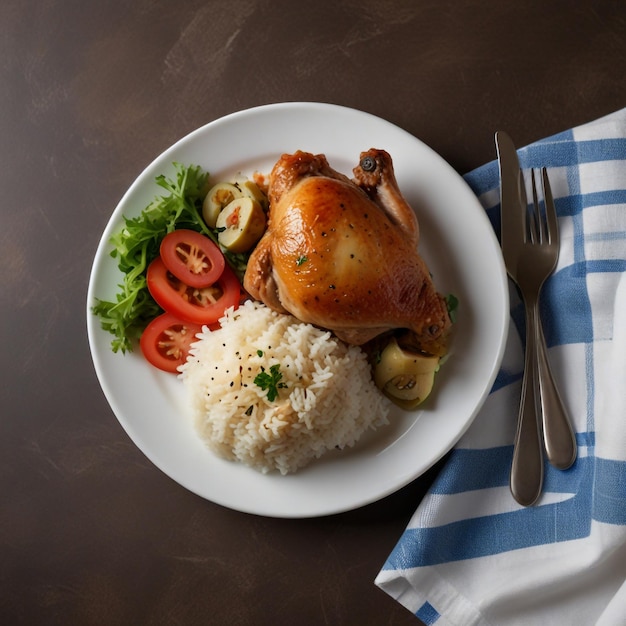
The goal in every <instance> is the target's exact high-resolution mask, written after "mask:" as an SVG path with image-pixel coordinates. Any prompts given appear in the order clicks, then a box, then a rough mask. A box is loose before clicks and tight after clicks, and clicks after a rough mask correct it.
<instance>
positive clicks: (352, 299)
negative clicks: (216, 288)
mask: <svg viewBox="0 0 626 626" xmlns="http://www.w3.org/2000/svg"><path fill="white" fill-rule="evenodd" d="M353 173H354V179H352V180H351V179H349V178H348V177H347V176H344V175H343V174H341V173H339V172H336V171H335V170H333V169H332V168H331V167H330V165H329V164H328V162H327V160H326V158H325V156H324V155H321V154H318V155H313V154H310V153H307V152H301V151H298V152H296V153H295V154H285V155H283V156H282V157H281V158H280V159H279V160H278V161H277V163H276V164H275V165H274V167H273V169H272V172H271V174H270V177H269V188H268V195H269V202H270V210H269V221H268V228H267V230H266V232H265V234H264V235H263V237H262V238H261V240H260V242H259V243H258V245H257V247H256V248H255V250H254V251H253V253H252V255H251V257H250V259H249V261H248V266H247V270H246V274H245V277H244V287H245V289H246V290H247V291H248V293H249V294H250V295H251V296H252V297H253V298H256V299H258V300H261V301H262V302H264V303H265V304H266V305H267V306H269V307H271V308H272V309H274V310H276V311H279V312H289V313H291V314H292V315H294V316H295V317H296V318H298V319H300V320H302V321H304V322H309V323H311V324H315V325H317V326H320V327H322V328H325V329H328V330H331V331H332V332H333V333H334V334H335V335H336V336H337V337H339V338H340V339H342V340H344V341H346V342H348V343H351V344H356V345H361V344H364V343H366V342H367V341H369V340H371V339H372V338H374V337H376V336H377V335H380V334H381V333H384V332H386V331H389V330H392V329H396V328H401V329H409V330H410V331H412V333H413V334H414V336H415V340H416V342H417V344H419V345H420V346H421V347H422V349H424V350H425V351H428V350H429V346H431V347H432V346H433V345H434V344H441V342H442V341H443V339H444V338H445V335H446V334H447V332H448V330H449V327H450V319H449V316H448V311H447V307H446V303H445V301H444V299H443V298H442V297H441V295H439V294H438V293H437V291H436V290H435V287H434V285H433V282H432V280H431V276H430V273H429V271H428V268H427V267H426V264H425V263H424V261H423V260H422V258H421V256H420V255H419V253H418V251H417V244H418V240H419V227H418V222H417V218H416V216H415V213H414V211H413V210H412V209H411V207H410V206H409V205H408V204H407V202H406V201H405V200H404V198H403V197H402V194H401V193H400V190H399V189H398V185H397V183H396V179H395V175H394V171H393V164H392V160H391V157H390V156H389V154H387V152H385V151H384V150H376V149H371V150H368V151H367V152H363V153H362V154H361V158H360V161H359V165H358V166H357V167H355V168H354V170H353ZM439 351H441V350H440V348H439Z"/></svg>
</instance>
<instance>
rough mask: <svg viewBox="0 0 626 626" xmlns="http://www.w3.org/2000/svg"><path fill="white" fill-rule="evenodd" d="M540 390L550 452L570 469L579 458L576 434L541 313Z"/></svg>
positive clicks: (554, 462) (550, 457) (559, 464)
mask: <svg viewBox="0 0 626 626" xmlns="http://www.w3.org/2000/svg"><path fill="white" fill-rule="evenodd" d="M536 342H537V343H536V347H537V384H538V386H537V391H538V392H539V396H540V398H541V415H542V420H543V437H544V444H545V447H546V456H547V457H548V460H549V461H550V463H551V464H552V465H553V466H554V467H556V468H557V469H567V468H568V467H570V466H571V465H572V463H574V461H575V460H576V437H575V435H574V431H573V430H572V425H571V422H570V420H569V418H568V416H567V411H566V410H565V407H564V406H563V401H562V400H561V396H560V394H559V390H558V388H557V386H556V384H555V383H554V378H553V377H552V370H551V369H550V362H549V361H548V351H547V348H546V340H545V337H544V334H543V327H542V325H541V319H540V318H539V316H537V336H536Z"/></svg>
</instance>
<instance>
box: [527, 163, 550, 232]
mask: <svg viewBox="0 0 626 626" xmlns="http://www.w3.org/2000/svg"><path fill="white" fill-rule="evenodd" d="M530 186H531V189H532V196H533V204H532V210H531V212H530V218H529V219H530V239H531V241H532V242H533V243H543V242H544V241H545V235H546V232H545V228H544V225H543V219H542V218H541V208H540V206H539V197H538V195H537V182H536V181H535V170H534V169H531V170H530Z"/></svg>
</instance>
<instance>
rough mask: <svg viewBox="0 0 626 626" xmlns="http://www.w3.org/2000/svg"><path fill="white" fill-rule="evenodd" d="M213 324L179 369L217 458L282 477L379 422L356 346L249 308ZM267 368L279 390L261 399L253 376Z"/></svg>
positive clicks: (383, 417)
mask: <svg viewBox="0 0 626 626" xmlns="http://www.w3.org/2000/svg"><path fill="white" fill-rule="evenodd" d="M221 326H222V327H221V328H220V329H219V330H216V331H213V332H211V331H209V330H208V329H206V328H205V329H204V332H203V333H202V335H199V341H198V342H197V343H195V344H194V345H193V346H192V349H191V353H190V355H189V358H188V360H187V363H185V365H183V366H182V368H181V372H182V374H181V378H182V380H183V382H184V384H185V387H186V389H187V390H188V393H189V396H190V399H191V404H192V409H193V414H194V421H195V426H196V428H197V431H198V433H199V435H200V437H201V438H202V439H203V440H204V441H205V442H206V443H207V444H208V446H209V447H210V448H211V449H212V450H214V451H215V452H216V453H217V454H218V455H220V456H222V457H224V458H227V459H231V460H236V461H240V462H242V463H245V464H246V465H249V466H251V467H254V468H255V469H257V470H260V471H262V472H269V471H272V470H278V471H280V472H281V473H282V474H287V473H289V472H294V471H296V470H297V469H299V468H301V467H303V466H305V465H306V464H307V463H309V462H310V461H311V460H312V459H314V458H318V457H320V456H321V455H322V454H324V453H325V452H326V451H327V450H331V449H333V448H339V449H343V448H345V447H351V446H353V445H354V444H355V443H356V442H357V441H358V440H359V438H360V437H361V435H362V434H363V433H364V432H365V431H367V430H368V429H370V428H371V429H375V428H377V427H378V426H381V425H383V424H386V423H387V415H388V413H389V407H390V402H389V400H388V399H387V398H385V397H384V396H383V394H382V393H380V391H379V390H378V389H377V388H376V386H375V385H374V383H373V382H372V377H371V372H370V366H369V364H368V362H367V358H366V356H365V353H364V352H363V350H361V349H360V348H358V347H356V346H348V345H346V344H344V343H343V342H341V341H339V340H338V339H336V338H335V337H333V336H332V335H331V333H329V332H324V331H322V330H320V329H318V328H316V327H314V326H312V325H311V324H304V323H301V322H299V321H297V320H296V319H295V318H293V317H292V316H290V315H280V314H278V313H275V312H274V311H272V310H271V309H269V308H268V307H266V306H265V305H263V304H259V303H257V302H252V301H248V302H246V303H245V304H243V305H242V306H240V307H239V308H238V309H237V310H236V311H233V310H232V309H231V310H229V311H228V312H227V313H226V315H225V316H224V318H222V320H221ZM274 364H279V365H280V369H279V371H280V373H281V374H282V378H281V380H280V382H281V383H284V384H285V385H286V387H285V388H279V389H278V397H277V398H276V399H275V400H274V401H272V402H270V401H269V400H268V397H267V390H263V389H261V387H259V386H258V385H257V384H255V383H254V379H255V377H256V376H257V374H259V372H261V371H262V369H261V368H265V371H266V372H268V373H269V371H270V367H271V366H272V365H274Z"/></svg>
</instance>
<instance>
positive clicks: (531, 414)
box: [510, 305, 543, 506]
mask: <svg viewBox="0 0 626 626" xmlns="http://www.w3.org/2000/svg"><path fill="white" fill-rule="evenodd" d="M537 317H538V310H537V306H536V305H534V306H532V305H531V306H527V307H526V329H527V330H526V350H525V354H524V376H523V378H522V395H521V400H520V407H519V415H518V419H517V430H516V433H515V441H514V444H513V461H512V464H511V477H510V489H511V493H512V494H513V497H514V498H515V499H516V500H517V502H519V503H520V504H521V505H523V506H531V505H532V504H534V503H535V502H536V501H537V499H538V498H539V496H540V494H541V488H542V486H543V444H542V441H541V435H540V429H539V418H538V409H539V406H538V402H537V400H536V397H537V394H536V393H535V386H536V384H537V369H536V366H535V364H536V358H535V357H536V348H535V344H536V340H537V332H536V321H537Z"/></svg>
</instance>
